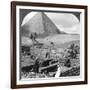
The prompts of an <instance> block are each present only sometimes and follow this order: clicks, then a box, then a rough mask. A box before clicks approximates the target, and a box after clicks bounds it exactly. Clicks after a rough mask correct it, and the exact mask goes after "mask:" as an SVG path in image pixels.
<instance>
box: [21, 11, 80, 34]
mask: <svg viewBox="0 0 90 90" xmlns="http://www.w3.org/2000/svg"><path fill="white" fill-rule="evenodd" d="M35 14H37V12H30V13H28V14H27V15H26V16H25V17H24V19H23V21H22V26H23V25H24V24H25V23H27V22H28V20H30V19H31V18H32V17H33V16H34V15H35ZM45 14H46V15H47V16H48V17H49V18H50V19H51V20H52V21H53V22H54V24H55V25H56V26H57V27H58V28H59V30H61V31H64V32H67V33H78V34H79V33H80V21H79V20H78V18H77V17H76V16H75V15H73V14H71V13H51V12H45Z"/></svg>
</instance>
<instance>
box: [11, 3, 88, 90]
mask: <svg viewBox="0 0 90 90" xmlns="http://www.w3.org/2000/svg"><path fill="white" fill-rule="evenodd" d="M16 6H39V7H54V8H75V9H84V10H85V12H84V16H85V17H84V19H85V20H84V21H85V25H84V26H85V27H84V32H85V34H84V35H85V37H84V51H85V52H84V55H85V57H84V66H85V67H84V70H85V72H84V81H75V82H54V83H43V84H23V85H17V83H16V78H17V77H16V75H17V72H16V66H17V63H16ZM87 10H88V7H87V6H84V5H69V4H52V3H34V2H19V1H12V2H11V38H10V39H11V46H10V48H11V49H10V50H11V88H12V89H15V88H31V87H50V86H65V85H80V84H87V83H88V68H87V67H88V64H87V63H88V61H87V55H88V53H87V49H88V41H87V37H88V36H87V35H88V30H87V29H88V28H87V27H88V23H87V20H88V11H87Z"/></svg>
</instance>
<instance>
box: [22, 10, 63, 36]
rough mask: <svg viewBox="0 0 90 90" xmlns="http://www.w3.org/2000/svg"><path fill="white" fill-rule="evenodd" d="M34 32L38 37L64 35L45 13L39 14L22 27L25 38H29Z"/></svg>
mask: <svg viewBox="0 0 90 90" xmlns="http://www.w3.org/2000/svg"><path fill="white" fill-rule="evenodd" d="M32 32H36V33H37V35H38V37H46V36H49V35H53V34H60V33H62V32H61V31H60V30H59V29H58V28H57V26H56V25H55V24H54V23H53V21H52V20H51V19H50V18H49V17H48V16H47V15H46V14H45V13H44V12H38V13H37V14H36V15H34V16H33V17H32V18H31V19H30V20H28V22H27V23H25V24H24V25H23V26H22V27H21V33H22V34H21V35H23V36H27V37H28V36H30V34H31V33H32Z"/></svg>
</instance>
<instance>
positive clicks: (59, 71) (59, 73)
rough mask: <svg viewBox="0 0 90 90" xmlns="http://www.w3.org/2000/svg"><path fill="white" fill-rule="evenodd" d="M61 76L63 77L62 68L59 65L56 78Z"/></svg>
mask: <svg viewBox="0 0 90 90" xmlns="http://www.w3.org/2000/svg"><path fill="white" fill-rule="evenodd" d="M60 75H61V68H60V65H59V64H58V65H57V71H56V74H55V78H58V77H60Z"/></svg>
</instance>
